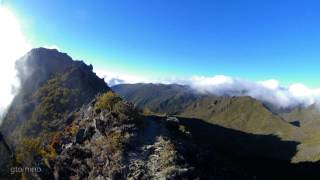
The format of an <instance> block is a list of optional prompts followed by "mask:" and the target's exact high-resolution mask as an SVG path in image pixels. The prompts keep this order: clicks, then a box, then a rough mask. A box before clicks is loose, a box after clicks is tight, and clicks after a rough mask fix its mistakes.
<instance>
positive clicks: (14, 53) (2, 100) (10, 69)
mask: <svg viewBox="0 0 320 180" xmlns="http://www.w3.org/2000/svg"><path fill="white" fill-rule="evenodd" d="M0 27H1V28H0V61H1V66H0V124H1V119H2V117H3V116H4V114H5V112H6V109H7V108H8V106H9V105H10V103H11V101H12V99H13V97H14V95H15V93H16V91H17V89H18V87H19V81H18V79H17V77H16V73H17V72H16V70H15V61H16V60H17V59H18V58H20V57H21V56H23V55H24V54H25V53H26V52H28V51H29V50H30V49H31V45H30V44H29V43H28V42H27V40H26V38H25V36H24V35H23V33H22V31H21V28H20V25H19V22H18V20H17V18H16V17H15V16H14V15H13V13H12V12H11V11H10V10H9V9H7V8H5V7H3V6H2V7H1V6H0Z"/></svg>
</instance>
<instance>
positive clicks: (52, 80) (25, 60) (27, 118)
mask: <svg viewBox="0 0 320 180" xmlns="http://www.w3.org/2000/svg"><path fill="white" fill-rule="evenodd" d="M16 67H17V70H18V74H19V78H20V81H21V87H20V90H19V93H18V94H17V95H16V97H15V98H14V100H13V102H12V104H11V106H10V108H9V110H8V113H7V115H6V117H5V118H4V119H3V123H2V125H1V127H0V130H1V132H2V133H3V134H4V136H5V137H6V139H7V141H8V142H9V144H11V145H12V146H14V147H21V146H22V145H21V143H23V142H25V143H31V142H32V140H33V139H32V138H36V137H42V138H43V139H45V138H48V137H51V136H52V135H53V134H54V133H55V132H57V131H59V130H60V129H61V128H63V126H65V125H66V124H68V123H70V122H68V114H69V113H70V112H72V111H74V110H76V109H78V108H80V107H81V106H82V105H83V104H86V103H88V102H90V101H91V100H92V99H93V98H94V97H95V96H96V95H97V94H99V93H103V92H106V91H108V90H110V88H109V87H108V86H107V85H106V83H105V82H104V80H103V79H100V78H98V77H97V76H96V75H95V73H93V72H92V66H88V65H86V64H84V63H83V62H82V61H73V60H72V59H71V58H70V57H69V56H68V55H66V54H65V53H60V52H58V51H57V50H49V49H44V48H38V49H33V50H31V51H30V52H29V53H27V54H26V55H25V56H24V57H22V58H21V59H20V60H19V61H18V62H17V65H16ZM0 151H1V152H4V150H3V148H0ZM21 151H23V150H21ZM25 155H26V156H28V155H27V154H25ZM0 159H1V158H0ZM1 160H2V161H1V163H0V165H2V164H4V162H5V161H4V160H3V159H1ZM25 163H31V162H30V160H26V162H25Z"/></svg>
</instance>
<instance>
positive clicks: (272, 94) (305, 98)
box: [187, 75, 320, 108]
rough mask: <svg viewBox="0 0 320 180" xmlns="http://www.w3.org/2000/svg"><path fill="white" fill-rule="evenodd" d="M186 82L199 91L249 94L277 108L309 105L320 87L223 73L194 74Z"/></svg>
mask: <svg viewBox="0 0 320 180" xmlns="http://www.w3.org/2000/svg"><path fill="white" fill-rule="evenodd" d="M187 84H188V85H190V86H191V87H193V88H194V89H195V90H197V91H199V92H200V93H211V94H216V95H229V96H251V97H253V98H256V99H258V100H261V101H263V102H265V103H268V104H272V105H274V106H276V107H279V108H290V107H294V106H298V105H299V106H300V105H302V106H309V105H312V104H315V103H317V102H319V100H320V89H311V88H308V87H307V86H305V85H303V84H300V83H296V84H292V85H290V86H288V87H283V86H281V85H280V83H279V81H278V80H275V79H270V80H266V81H259V82H251V81H247V80H244V79H240V78H232V77H229V76H224V75H217V76H213V77H204V76H196V77H192V78H191V79H190V80H189V81H188V83H187Z"/></svg>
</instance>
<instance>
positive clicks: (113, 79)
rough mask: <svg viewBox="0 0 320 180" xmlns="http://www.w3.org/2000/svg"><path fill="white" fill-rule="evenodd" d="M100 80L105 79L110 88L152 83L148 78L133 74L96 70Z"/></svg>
mask: <svg viewBox="0 0 320 180" xmlns="http://www.w3.org/2000/svg"><path fill="white" fill-rule="evenodd" d="M94 71H95V72H96V74H97V75H98V76H99V77H100V78H104V81H105V82H106V83H108V85H109V86H114V85H117V84H133V83H148V82H151V81H150V80H149V79H147V78H143V77H141V76H136V75H132V74H130V75H129V74H126V73H121V72H116V71H112V70H101V69H97V70H94Z"/></svg>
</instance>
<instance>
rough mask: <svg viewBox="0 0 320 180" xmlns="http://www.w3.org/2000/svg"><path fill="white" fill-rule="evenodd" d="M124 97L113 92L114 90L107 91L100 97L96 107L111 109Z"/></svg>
mask: <svg viewBox="0 0 320 180" xmlns="http://www.w3.org/2000/svg"><path fill="white" fill-rule="evenodd" d="M121 100H122V99H121V98H120V97H119V96H118V95H116V94H115V93H113V92H112V91H108V92H107V93H105V94H103V95H102V96H100V97H99V99H98V100H97V102H96V104H95V108H96V109H107V110H109V111H111V110H113V107H114V106H115V105H116V103H117V102H119V101H121Z"/></svg>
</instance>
